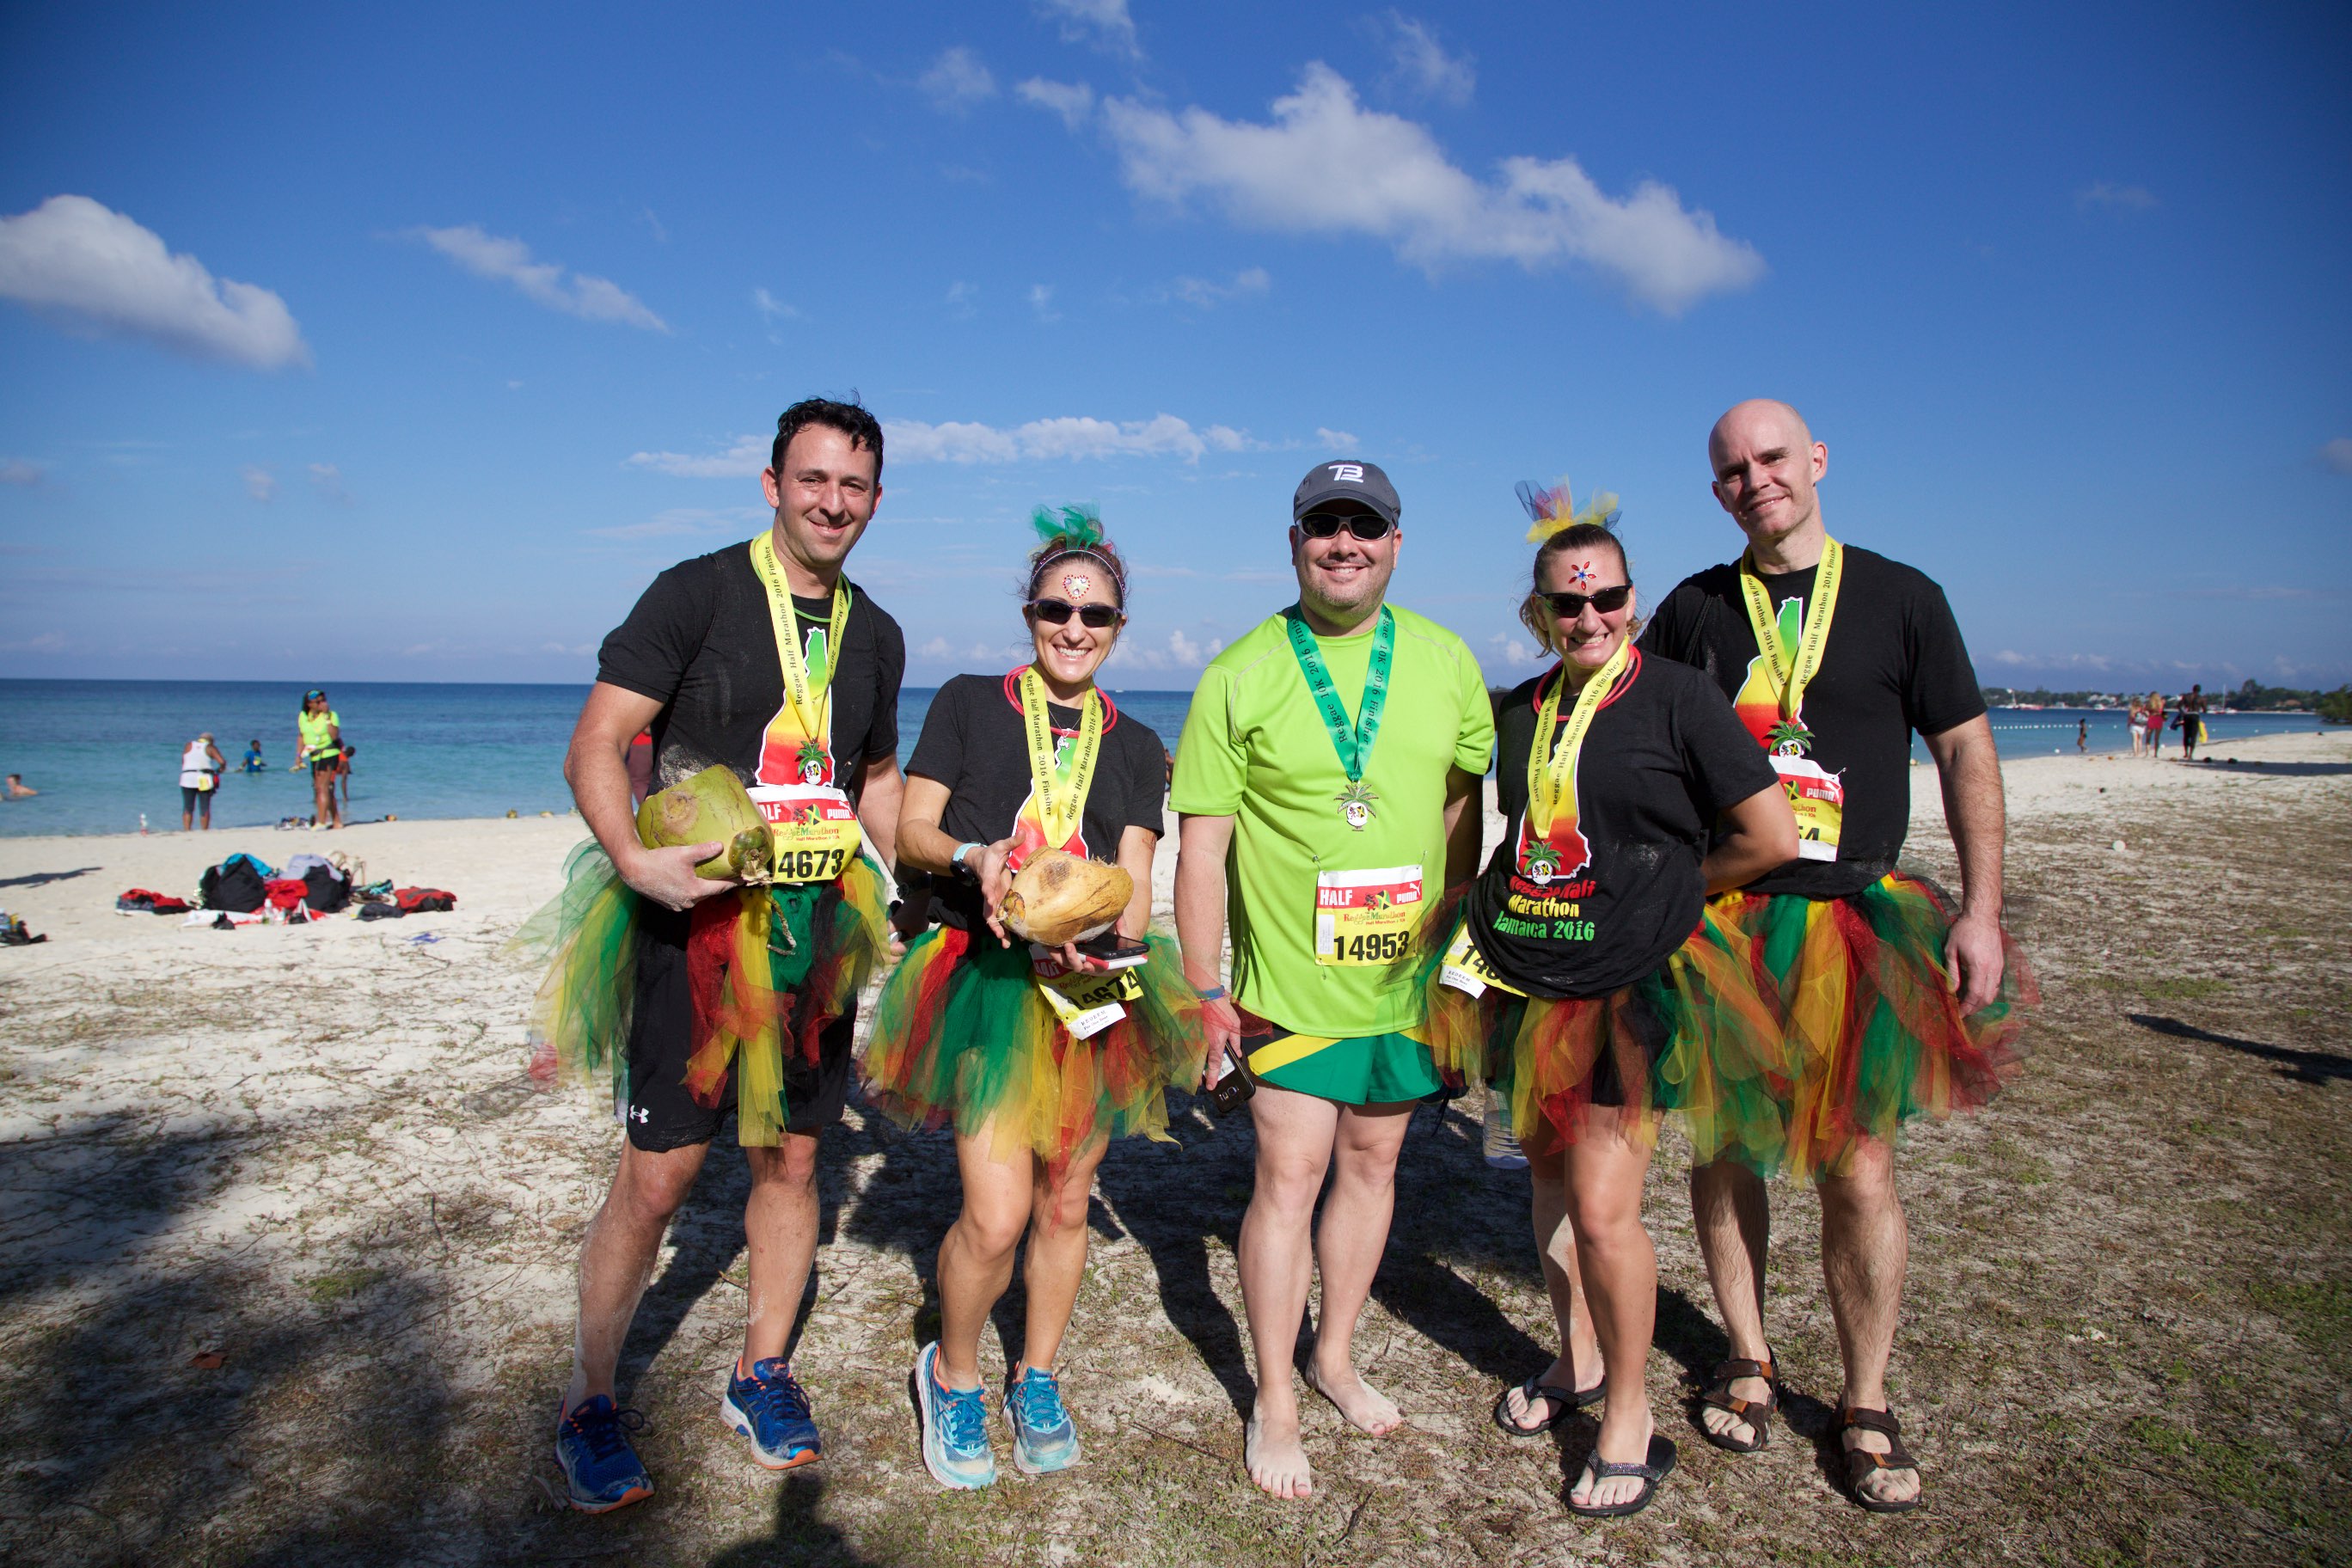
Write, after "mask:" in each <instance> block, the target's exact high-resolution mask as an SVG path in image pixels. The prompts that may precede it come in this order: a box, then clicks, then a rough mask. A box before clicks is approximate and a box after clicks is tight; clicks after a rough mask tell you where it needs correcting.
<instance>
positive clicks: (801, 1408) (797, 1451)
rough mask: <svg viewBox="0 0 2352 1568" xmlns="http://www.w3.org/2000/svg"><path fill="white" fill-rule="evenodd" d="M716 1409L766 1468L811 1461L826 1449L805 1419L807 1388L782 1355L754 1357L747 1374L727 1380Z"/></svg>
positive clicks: (807, 1410) (806, 1418) (807, 1414)
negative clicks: (744, 1439)
mask: <svg viewBox="0 0 2352 1568" xmlns="http://www.w3.org/2000/svg"><path fill="white" fill-rule="evenodd" d="M737 1364H738V1365H740V1364H741V1363H737ZM719 1414H720V1415H724V1416H725V1417H726V1418H727V1425H729V1426H732V1427H734V1428H735V1430H736V1431H737V1432H739V1433H740V1434H742V1435H743V1436H746V1437H749V1438H751V1457H752V1458H754V1459H756V1460H758V1461H759V1462H760V1463H761V1464H762V1465H764V1466H766V1467H767V1468H769V1469H772V1470H789V1469H791V1468H793V1466H795V1465H805V1464H809V1463H811V1462H813V1461H814V1459H815V1458H816V1457H817V1456H818V1455H819V1454H820V1453H822V1452H824V1444H822V1443H820V1442H818V1441H817V1436H816V1423H815V1422H814V1421H813V1420H811V1419H810V1418H809V1401H808V1393H807V1391H806V1390H804V1389H803V1388H802V1387H801V1385H800V1384H797V1383H794V1382H793V1373H792V1367H791V1366H790V1364H789V1363H786V1362H785V1360H784V1358H783V1357H782V1356H769V1357H767V1358H766V1359H765V1360H762V1361H755V1362H753V1363H751V1376H749V1377H738V1378H733V1379H731V1380H730V1381H729V1383H728V1384H727V1397H726V1398H724V1399H721V1400H720V1401H719Z"/></svg>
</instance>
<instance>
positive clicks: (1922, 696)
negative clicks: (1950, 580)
mask: <svg viewBox="0 0 2352 1568" xmlns="http://www.w3.org/2000/svg"><path fill="white" fill-rule="evenodd" d="M1910 612H1911V613H1910V615H1909V616H1907V617H1906V625H1905V626H1904V636H1905V638H1906V641H1907V643H1908V645H1909V646H1908V647H1907V649H1906V651H1907V653H1908V654H1909V656H1910V658H1909V663H1910V676H1909V679H1906V681H1905V682H1904V686H1903V716H1904V718H1905V719H1906V720H1907V721H1909V722H1910V725H1911V728H1912V729H1914V730H1916V731H1918V732H1919V733H1920V734H1922V735H1939V734H1941V733H1943V732H1944V731H1947V730H1948V729H1950V728H1952V727H1953V726H1954V725H1956V724H1965V723H1967V722H1968V721H1969V720H1971V719H1973V718H1975V717H1976V716H1977V715H1979V713H1982V712H1983V711H1984V710H1985V702H1984V692H1983V690H1982V689H1980V688H1979V686H1978V685H1977V672H1976V667H1975V666H1974V665H1973V664H1971V663H1969V650H1968V645H1967V644H1966V643H1964V642H1963V641H1961V639H1960V624H1959V622H1958V619H1956V618H1955V617H1954V616H1953V615H1952V606H1951V603H1950V601H1948V600H1947V599H1946V598H1945V597H1944V590H1943V589H1942V588H1940V587H1938V586H1937V585H1936V584H1934V583H1932V582H1929V581H1927V580H1926V579H1925V578H1922V579H1921V580H1920V582H1919V584H1918V586H1917V588H1916V590H1915V591H1914V593H1913V594H1912V595H1911V602H1910Z"/></svg>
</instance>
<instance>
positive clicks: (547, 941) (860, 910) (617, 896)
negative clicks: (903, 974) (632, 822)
mask: <svg viewBox="0 0 2352 1568" xmlns="http://www.w3.org/2000/svg"><path fill="white" fill-rule="evenodd" d="M565 876H566V886H565V888H564V890H563V891H562V893H561V894H559V895H558V896H557V897H556V899H555V900H554V901H553V902H552V903H551V904H549V905H548V906H547V907H546V908H545V909H542V910H540V911H539V912H538V913H537V914H535V915H533V916H532V917H531V918H530V921H526V922H525V923H524V926H523V928H522V930H521V931H520V932H519V933H518V934H517V936H516V939H515V942H514V943H513V944H511V945H513V946H514V947H517V948H520V949H523V950H526V951H531V950H537V951H545V952H549V953H550V954H551V962H550V963H549V966H548V972H547V977H546V979H545V980H544V981H542V982H541V985H540V990H539V995H538V998H537V999H536V1001H535V1002H534V1003H533V1004H532V1007H531V1025H530V1039H531V1044H532V1070H533V1072H534V1073H542V1072H546V1071H549V1070H552V1072H554V1073H555V1074H558V1075H560V1076H563V1077H566V1078H570V1079H584V1078H590V1077H593V1076H594V1075H596V1074H598V1073H600V1072H603V1073H609V1074H610V1075H611V1076H612V1078H613V1079H614V1081H616V1082H617V1081H619V1080H620V1079H622V1078H623V1076H624V1075H625V1072H626V1070H627V1064H626V1057H627V1044H628V1037H629V1026H630V1014H631V1010H632V1007H633V1005H634V1004H635V995H636V957H637V945H638V942H639V941H640V940H641V933H640V932H639V931H638V929H637V928H638V919H639V915H640V912H641V900H639V898H638V896H637V894H636V893H635V892H634V891H633V890H631V889H630V888H629V887H628V886H627V884H625V883H624V882H623V881H622V880H621V879H620V877H619V875H618V874H617V873H616V872H615V871H614V867H613V862H612V860H611V859H610V858H608V857H607V856H606V855H605V854H604V850H603V849H601V848H599V847H597V846H595V845H594V844H593V843H592V844H584V845H583V846H581V847H580V848H578V849H576V850H574V851H573V852H572V858H571V860H570V861H569V862H568V863H567V865H566V867H565ZM887 908H888V904H887V892H886V889H885V886H884V883H883V880H882V874H881V873H880V872H879V871H878V870H877V869H876V868H875V866H874V863H873V862H872V861H870V860H868V859H866V858H865V857H863V856H860V857H858V858H856V859H854V860H852V861H851V862H850V863H849V868H848V869H847V870H846V871H845V872H843V873H842V875H841V876H840V878H839V879H836V880H835V881H833V882H825V883H779V884H777V885H776V886H774V887H771V888H743V889H738V890H736V891H734V892H730V893H722V894H719V895H717V896H716V897H713V898H709V899H705V900H703V901H702V902H700V903H698V904H697V905H695V906H694V909H693V911H692V913H691V914H690V916H689V917H688V934H687V943H686V947H687V984H688V991H689V992H690V994H691V995H692V997H693V1004H694V1014H693V1016H694V1024H693V1029H694V1034H693V1039H692V1042H691V1046H692V1055H691V1056H690V1057H689V1058H688V1062H687V1071H686V1085H687V1089H688V1093H690V1094H691V1095H692V1096H693V1097H694V1100H695V1101H696V1103H698V1104H699V1105H704V1106H716V1105H718V1104H719V1102H720V1100H721V1099H722V1098H723V1097H724V1095H725V1093H726V1089H727V1073H728V1069H729V1068H730V1067H732V1068H734V1069H735V1073H736V1084H735V1099H736V1135H737V1137H738V1139H739V1140H740V1142H742V1143H743V1144H745V1145H746V1146H748V1147H764V1148H772V1147H774V1146H776V1145H777V1144H779V1143H781V1142H782V1141H783V1133H784V1129H785V1125H786V1123H787V1121H788V1120H789V1118H790V1108H789V1107H788V1106H787V1105H786V1103H785V1100H784V1080H783V1060H784V1053H785V1052H786V1051H788V1050H789V1051H792V1052H793V1053H795V1054H797V1055H798V1056H799V1057H800V1058H802V1059H803V1060H804V1061H807V1062H810V1063H812V1064H814V1062H815V1061H816V1059H817V1050H818V1045H817V1037H818V1036H819V1035H820V1034H822V1033H823V1032H824V1027H825V1026H827V1025H828V1024H831V1023H832V1022H833V1021H834V1020H835V1019H837V1018H839V1017H841V1016H843V1015H844V1014H845V1013H847V1012H848V1011H849V1008H850V1006H851V1005H852V1004H854V1003H855V1002H856V999H857V993H858V991H859V989H860V988H861V987H862V986H864V985H865V984H866V977H867V976H868V975H869V974H871V973H873V970H874V964H875V961H876V960H877V958H878V957H879V956H880V955H881V954H882V952H884V951H885V950H886V948H887V945H888V942H889V931H888V925H887Z"/></svg>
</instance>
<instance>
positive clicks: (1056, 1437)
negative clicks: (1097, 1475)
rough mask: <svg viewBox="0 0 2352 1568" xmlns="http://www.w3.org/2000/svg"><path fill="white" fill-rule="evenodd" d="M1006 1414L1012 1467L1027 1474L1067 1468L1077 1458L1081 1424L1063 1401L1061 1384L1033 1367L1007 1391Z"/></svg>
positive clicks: (1045, 1472) (1036, 1474)
mask: <svg viewBox="0 0 2352 1568" xmlns="http://www.w3.org/2000/svg"><path fill="white" fill-rule="evenodd" d="M1004 1418H1005V1420H1007V1421H1009V1422H1011V1423H1012V1424H1013V1468H1014V1469H1016V1470H1019V1471H1020V1472H1021V1473H1022V1474H1023V1475H1024V1476H1042V1475H1047V1474H1050V1473H1051V1472H1053V1471H1055V1470H1066V1469H1068V1468H1070V1467H1071V1466H1072V1465H1075V1464H1076V1463H1077V1462H1078V1428H1077V1424H1076V1422H1074V1421H1072V1420H1071V1419H1070V1413H1069V1411H1068V1410H1067V1409H1066V1407H1065V1406H1064V1405H1063V1404H1062V1385H1061V1384H1058V1383H1055V1381H1054V1374H1053V1373H1050V1372H1039V1371H1038V1370H1037V1369H1036V1368H1035V1367H1034V1366H1033V1367H1031V1368H1029V1369H1028V1370H1027V1371H1025V1372H1024V1373H1022V1374H1021V1375H1020V1376H1019V1377H1018V1378H1016V1379H1014V1380H1013V1386H1012V1387H1011V1388H1010V1389H1008V1390H1006V1391H1005V1394H1004Z"/></svg>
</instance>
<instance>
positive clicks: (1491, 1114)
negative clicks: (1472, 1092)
mask: <svg viewBox="0 0 2352 1568" xmlns="http://www.w3.org/2000/svg"><path fill="white" fill-rule="evenodd" d="M1481 1143H1482V1145H1483V1151H1484V1152H1485V1154H1486V1163H1488V1164H1489V1165H1492V1166H1494V1167H1495V1169H1496V1170H1498V1171H1524V1170H1526V1169H1527V1168H1528V1157H1527V1156H1526V1155H1525V1154H1523V1153H1521V1152H1519V1141H1518V1139H1517V1138H1516V1137H1515V1136H1513V1135H1512V1132H1511V1102H1510V1101H1509V1100H1506V1099H1504V1098H1503V1096H1502V1094H1501V1093H1500V1092H1499V1091H1498V1090H1497V1089H1496V1088H1495V1086H1494V1085H1493V1084H1488V1085H1487V1086H1486V1130H1485V1133H1484V1136H1483V1137H1482V1139H1481Z"/></svg>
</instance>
